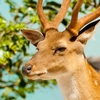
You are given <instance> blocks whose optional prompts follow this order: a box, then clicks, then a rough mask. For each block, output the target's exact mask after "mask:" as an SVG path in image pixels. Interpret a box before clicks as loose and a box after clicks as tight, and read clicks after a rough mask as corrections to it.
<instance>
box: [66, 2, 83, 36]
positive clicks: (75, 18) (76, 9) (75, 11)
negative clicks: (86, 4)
mask: <svg viewBox="0 0 100 100" xmlns="http://www.w3.org/2000/svg"><path fill="white" fill-rule="evenodd" d="M83 1H84V0H78V2H77V4H76V5H75V7H74V9H73V12H72V19H71V23H70V25H69V26H68V27H67V29H68V30H70V31H72V33H74V35H78V33H77V32H75V30H74V27H75V26H76V24H77V21H78V12H79V10H80V7H81V5H82V3H83Z"/></svg>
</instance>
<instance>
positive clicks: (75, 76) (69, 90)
mask: <svg viewBox="0 0 100 100" xmlns="http://www.w3.org/2000/svg"><path fill="white" fill-rule="evenodd" d="M83 61H84V62H80V64H79V63H78V65H77V67H78V69H77V70H76V71H74V73H71V72H68V73H66V74H63V75H61V76H59V77H58V78H57V83H58V85H59V87H60V89H61V91H62V94H63V96H64V100H99V99H100V96H99V97H98V95H97V92H96V93H95V91H94V88H95V89H96V91H98V92H99V93H100V87H98V85H100V81H99V82H98V80H97V79H98V77H99V78H100V76H98V74H97V72H96V71H95V70H94V69H92V67H91V66H90V65H89V64H88V62H87V60H83ZM71 67H74V66H71ZM94 75H95V76H94ZM99 80H100V79H99ZM93 95H94V98H93ZM91 97H92V98H91ZM98 98H99V99H98Z"/></svg>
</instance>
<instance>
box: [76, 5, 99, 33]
mask: <svg viewBox="0 0 100 100" xmlns="http://www.w3.org/2000/svg"><path fill="white" fill-rule="evenodd" d="M98 17H100V7H99V8H98V9H96V10H95V11H94V12H92V13H90V14H87V15H86V16H84V17H82V18H80V19H79V20H78V22H77V25H76V27H75V28H76V31H77V32H78V31H79V30H80V29H81V28H82V27H83V26H84V25H86V24H88V22H91V21H93V20H94V19H96V18H98Z"/></svg>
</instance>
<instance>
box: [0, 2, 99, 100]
mask: <svg viewBox="0 0 100 100" xmlns="http://www.w3.org/2000/svg"><path fill="white" fill-rule="evenodd" d="M71 1H72V2H71V4H70V7H69V10H68V13H67V14H66V16H65V18H64V19H63V21H62V23H61V24H60V25H59V31H63V30H64V29H65V26H66V25H67V24H69V23H70V19H71V15H72V10H73V7H74V5H75V4H76V2H77V0H71ZM36 3H37V0H0V100H63V98H62V95H61V92H60V90H59V88H58V86H57V83H56V81H55V80H50V81H39V80H38V81H32V80H28V79H27V78H25V77H24V76H23V75H22V73H21V68H22V66H23V65H24V63H25V62H27V61H28V60H29V59H30V58H31V57H32V56H34V54H35V53H36V52H37V50H36V48H35V47H34V46H33V45H32V44H30V43H29V41H27V40H26V39H25V38H24V37H23V36H22V34H21V32H20V30H21V29H23V28H29V29H33V30H40V31H42V32H43V28H42V27H41V23H40V21H39V18H38V16H37V11H36ZM61 3H62V0H44V2H43V7H44V12H45V14H46V16H47V17H48V19H49V20H52V18H53V17H54V16H55V15H56V14H57V12H58V11H59V8H60V6H61ZM99 6H100V0H84V3H83V5H82V7H81V9H80V13H79V17H82V16H84V15H85V14H88V13H90V12H93V11H94V10H95V9H96V8H98V7H99ZM85 54H86V57H87V58H89V57H91V58H92V59H95V58H98V57H99V56H100V25H99V26H98V27H97V29H96V30H95V34H94V35H93V36H92V37H91V39H90V40H89V42H88V43H87V45H86V47H85ZM89 59H90V58H89ZM98 59H99V58H98ZM99 61H100V59H99Z"/></svg>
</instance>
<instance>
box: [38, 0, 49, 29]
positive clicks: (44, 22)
mask: <svg viewBox="0 0 100 100" xmlns="http://www.w3.org/2000/svg"><path fill="white" fill-rule="evenodd" d="M42 2H43V0H38V3H37V13H38V16H39V18H40V21H41V23H42V25H43V27H44V28H45V27H46V26H47V25H48V23H49V22H48V20H47V18H46V16H45V14H44V12H43V8H42Z"/></svg>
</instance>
